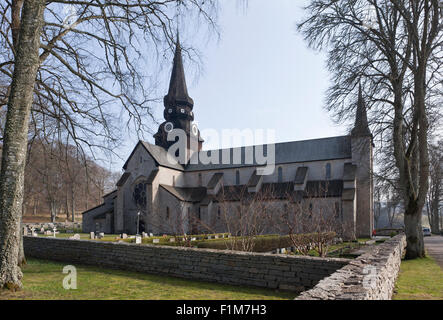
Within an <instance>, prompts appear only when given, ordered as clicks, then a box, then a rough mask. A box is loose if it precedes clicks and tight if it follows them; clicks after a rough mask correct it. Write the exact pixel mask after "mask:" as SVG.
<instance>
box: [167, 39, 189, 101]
mask: <svg viewBox="0 0 443 320" xmlns="http://www.w3.org/2000/svg"><path fill="white" fill-rule="evenodd" d="M163 101H164V105H165V108H168V107H177V106H182V107H189V108H190V109H192V108H193V106H194V101H193V100H192V98H191V97H189V95H188V88H187V86H186V78H185V70H184V67H183V58H182V48H181V45H180V39H179V35H178V32H177V42H176V47H175V55H174V63H173V67H172V73H171V80H170V82H169V91H168V94H167V95H166V96H165V98H164V100H163Z"/></svg>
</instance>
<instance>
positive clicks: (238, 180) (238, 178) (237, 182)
mask: <svg viewBox="0 0 443 320" xmlns="http://www.w3.org/2000/svg"><path fill="white" fill-rule="evenodd" d="M235 184H236V185H239V184H240V171H238V170H237V171H235Z"/></svg>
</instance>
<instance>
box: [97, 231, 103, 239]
mask: <svg viewBox="0 0 443 320" xmlns="http://www.w3.org/2000/svg"><path fill="white" fill-rule="evenodd" d="M104 237H105V234H104V233H103V232H100V233H99V234H98V236H97V239H103V238H104Z"/></svg>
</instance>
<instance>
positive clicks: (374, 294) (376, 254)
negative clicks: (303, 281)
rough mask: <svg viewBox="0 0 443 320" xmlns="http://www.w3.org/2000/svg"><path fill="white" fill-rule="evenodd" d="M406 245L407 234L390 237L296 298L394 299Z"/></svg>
mask: <svg viewBox="0 0 443 320" xmlns="http://www.w3.org/2000/svg"><path fill="white" fill-rule="evenodd" d="M405 248H406V236H405V235H404V234H401V235H398V236H395V237H393V238H391V239H389V240H386V241H385V242H384V243H382V244H379V245H377V246H374V248H373V249H372V250H370V251H369V252H368V253H365V254H363V255H361V256H359V257H358V258H357V259H355V260H353V261H351V262H350V263H349V264H348V265H346V266H344V267H343V268H341V269H339V270H337V271H336V272H334V273H333V274H332V275H331V276H329V277H327V278H324V279H323V280H321V281H320V282H319V283H318V284H317V285H316V286H315V287H314V288H312V289H311V290H308V291H305V292H303V293H302V294H301V295H300V296H298V297H297V299H296V300H390V299H391V298H392V294H393V292H394V286H395V281H396V280H397V276H398V272H399V270H400V264H401V259H402V257H403V255H404V251H405Z"/></svg>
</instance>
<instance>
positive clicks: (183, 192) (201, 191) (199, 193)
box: [160, 184, 206, 202]
mask: <svg viewBox="0 0 443 320" xmlns="http://www.w3.org/2000/svg"><path fill="white" fill-rule="evenodd" d="M160 186H161V187H162V188H163V189H165V190H166V191H168V192H169V193H170V194H172V195H173V196H174V197H176V198H177V199H179V200H181V201H186V202H201V201H202V200H203V199H204V198H205V197H206V188H204V187H197V188H180V187H173V186H167V185H163V184H162V185H160Z"/></svg>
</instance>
